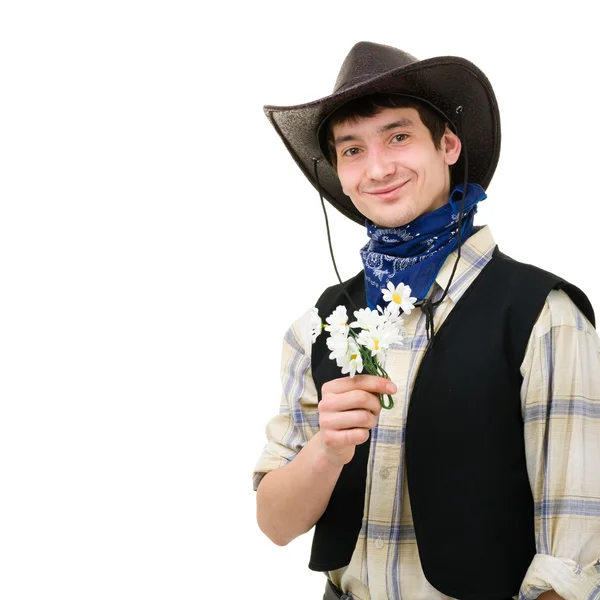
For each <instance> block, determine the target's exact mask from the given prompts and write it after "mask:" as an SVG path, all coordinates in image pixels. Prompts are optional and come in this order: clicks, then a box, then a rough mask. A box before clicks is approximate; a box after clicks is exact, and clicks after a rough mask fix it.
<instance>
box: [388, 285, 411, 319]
mask: <svg viewBox="0 0 600 600" xmlns="http://www.w3.org/2000/svg"><path fill="white" fill-rule="evenodd" d="M381 291H382V292H383V299H384V301H385V302H389V303H390V306H394V305H397V307H398V308H401V309H402V311H403V312H405V313H406V314H407V315H410V313H411V311H412V309H413V308H414V303H415V302H416V301H417V299H416V298H412V297H411V295H410V292H411V289H410V286H408V285H404V284H403V283H399V284H398V285H397V286H395V287H394V284H393V283H392V282H391V281H390V282H388V284H387V289H382V290H381Z"/></svg>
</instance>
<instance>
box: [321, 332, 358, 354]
mask: <svg viewBox="0 0 600 600" xmlns="http://www.w3.org/2000/svg"><path fill="white" fill-rule="evenodd" d="M350 339H352V338H350ZM325 343H326V344H327V347H328V348H329V349H330V350H331V354H330V355H329V358H335V359H338V358H341V357H342V356H345V355H346V354H347V352H348V337H347V336H345V335H342V334H340V333H337V334H336V333H332V334H331V335H330V336H329V337H328V338H327V340H326V341H325Z"/></svg>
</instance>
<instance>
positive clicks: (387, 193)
mask: <svg viewBox="0 0 600 600" xmlns="http://www.w3.org/2000/svg"><path fill="white" fill-rule="evenodd" d="M407 183H408V181H405V182H404V183H401V184H400V185H395V186H392V187H387V188H383V189H381V190H375V191H372V192H366V193H367V195H369V196H375V197H376V198H379V199H380V200H384V201H385V200H392V199H393V198H395V197H396V194H397V193H398V190H400V189H401V188H402V187H404V186H405V185H406V184H407Z"/></svg>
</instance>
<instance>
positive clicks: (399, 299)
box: [392, 294, 402, 304]
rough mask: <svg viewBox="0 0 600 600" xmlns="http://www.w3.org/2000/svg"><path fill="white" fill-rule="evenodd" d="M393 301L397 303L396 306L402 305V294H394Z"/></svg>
mask: <svg viewBox="0 0 600 600" xmlns="http://www.w3.org/2000/svg"><path fill="white" fill-rule="evenodd" d="M392 300H393V301H394V302H395V303H396V304H402V298H401V297H400V294H394V295H393V296H392Z"/></svg>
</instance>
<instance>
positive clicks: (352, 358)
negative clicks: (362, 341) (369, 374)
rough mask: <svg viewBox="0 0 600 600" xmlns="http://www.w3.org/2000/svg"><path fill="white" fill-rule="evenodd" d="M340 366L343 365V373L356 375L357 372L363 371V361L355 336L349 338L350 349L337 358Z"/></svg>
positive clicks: (351, 375)
mask: <svg viewBox="0 0 600 600" xmlns="http://www.w3.org/2000/svg"><path fill="white" fill-rule="evenodd" d="M336 362H337V365H338V367H342V373H343V374H344V375H345V374H346V373H350V377H354V376H355V375H356V373H362V370H363V361H362V356H361V355H360V350H359V348H358V345H357V344H356V342H355V341H354V339H353V338H348V350H347V352H346V354H344V356H341V357H340V358H338V359H337V360H336Z"/></svg>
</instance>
